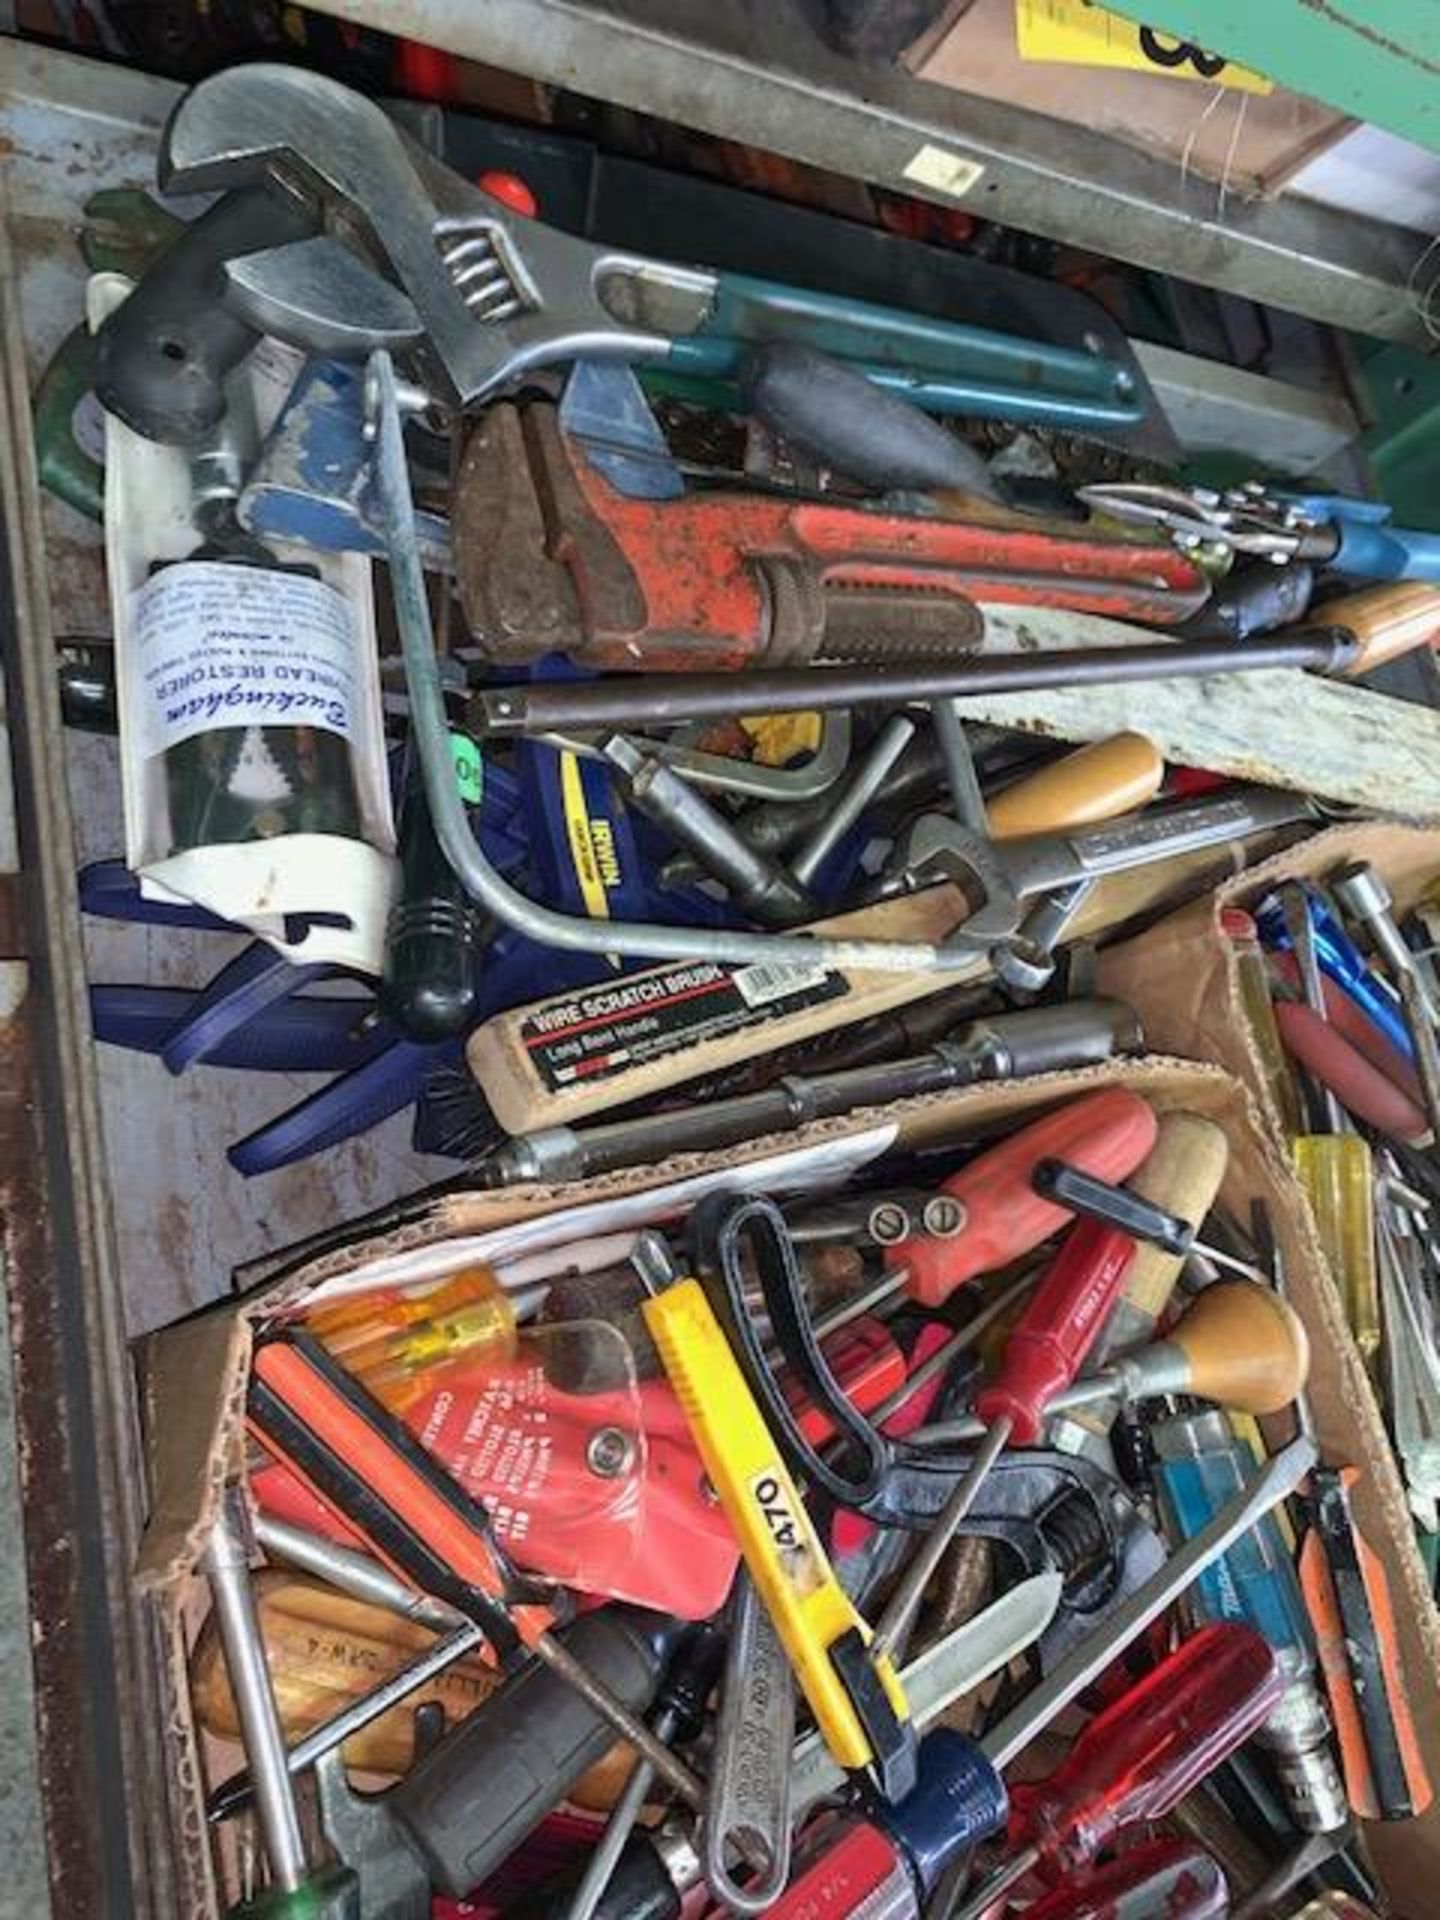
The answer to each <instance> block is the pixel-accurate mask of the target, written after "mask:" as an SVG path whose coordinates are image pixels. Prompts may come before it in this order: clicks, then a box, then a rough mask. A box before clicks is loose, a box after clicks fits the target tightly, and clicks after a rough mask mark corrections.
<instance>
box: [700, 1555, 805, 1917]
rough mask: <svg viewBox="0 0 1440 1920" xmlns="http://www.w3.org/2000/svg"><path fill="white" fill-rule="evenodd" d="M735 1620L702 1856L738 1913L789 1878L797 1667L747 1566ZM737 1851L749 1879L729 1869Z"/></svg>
mask: <svg viewBox="0 0 1440 1920" xmlns="http://www.w3.org/2000/svg"><path fill="white" fill-rule="evenodd" d="M729 1625H730V1645H729V1649H728V1651H727V1654H726V1660H725V1680H724V1690H723V1692H722V1694H721V1697H720V1723H719V1727H718V1728H717V1731H716V1736H715V1759H714V1764H713V1766H712V1767H711V1771H710V1797H709V1805H708V1806H707V1808H706V1812H705V1819H704V1826H703V1830H702V1835H701V1857H702V1860H703V1863H704V1868H705V1878H706V1880H707V1882H708V1883H709V1886H710V1889H711V1891H712V1892H713V1893H714V1894H715V1895H716V1896H717V1898H719V1899H720V1900H722V1901H723V1902H724V1904H725V1905H726V1906H727V1907H729V1908H730V1909H731V1911H732V1912H734V1913H743V1914H752V1913H763V1912H764V1911H765V1909H766V1908H767V1907H769V1906H772V1905H773V1904H774V1902H775V1901H776V1900H778V1899H779V1897H780V1895H781V1894H782V1893H783V1892H784V1891H785V1884H786V1882H787V1881H788V1880H789V1878H790V1832H791V1815H790V1766H791V1754H792V1752H793V1750H794V1746H795V1673H794V1670H793V1668H792V1667H791V1665H790V1662H789V1661H788V1659H787V1658H786V1656H785V1649H784V1648H783V1647H782V1646H781V1644H780V1639H779V1636H778V1635H777V1634H776V1632H775V1629H774V1627H773V1626H772V1624H771V1621H770V1616H769V1614H768V1613H767V1612H766V1610H765V1606H764V1603H763V1602H762V1601H761V1599H760V1596H759V1594H758V1593H757V1592H756V1590H755V1586H754V1583H753V1581H752V1580H751V1579H750V1577H749V1575H748V1574H747V1573H745V1572H744V1571H743V1570H742V1571H741V1573H740V1575H739V1578H738V1580H737V1582H736V1586H735V1594H734V1598H733V1599H732V1601H731V1603H730V1622H729ZM736 1857H739V1858H740V1859H747V1858H748V1860H749V1861H750V1862H751V1863H752V1871H751V1872H750V1875H749V1877H748V1878H747V1880H746V1881H745V1883H744V1885H740V1884H739V1883H737V1881H736V1880H735V1878H734V1876H733V1874H732V1871H731V1864H730V1863H731V1860H732V1859H733V1858H736Z"/></svg>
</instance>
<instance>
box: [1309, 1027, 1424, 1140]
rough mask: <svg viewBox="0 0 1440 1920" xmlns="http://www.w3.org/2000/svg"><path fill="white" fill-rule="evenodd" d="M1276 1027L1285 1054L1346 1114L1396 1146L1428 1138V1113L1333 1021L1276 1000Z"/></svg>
mask: <svg viewBox="0 0 1440 1920" xmlns="http://www.w3.org/2000/svg"><path fill="white" fill-rule="evenodd" d="M1275 1025H1276V1026H1277V1027H1278V1029H1279V1031H1280V1038H1281V1039H1282V1040H1283V1041H1284V1043H1285V1050H1286V1052H1287V1053H1289V1054H1290V1055H1291V1056H1292V1058H1294V1059H1296V1060H1298V1061H1299V1062H1300V1065H1301V1066H1302V1067H1304V1068H1305V1070H1306V1072H1307V1073H1310V1074H1313V1075H1314V1077H1315V1078H1316V1079H1317V1080H1318V1081H1319V1082H1320V1084H1321V1085H1322V1086H1324V1087H1328V1088H1329V1089H1330V1091H1331V1092H1332V1093H1333V1094H1334V1095H1335V1098H1336V1099H1337V1100H1338V1101H1339V1102H1340V1104H1341V1106H1342V1107H1344V1108H1345V1109H1346V1111H1347V1112H1349V1113H1351V1114H1353V1115H1354V1116H1355V1118H1356V1119H1357V1120H1363V1121H1364V1122H1365V1123H1366V1125H1367V1126H1371V1127H1376V1128H1378V1129H1379V1131H1380V1132H1381V1133H1384V1134H1388V1135H1389V1137H1390V1138H1391V1139H1392V1140H1408V1141H1416V1140H1420V1139H1423V1138H1424V1137H1425V1135H1426V1134H1427V1133H1428V1132H1429V1126H1428V1123H1427V1122H1426V1119H1425V1115H1424V1113H1423V1112H1422V1111H1421V1110H1420V1108H1419V1107H1418V1106H1416V1104H1415V1102H1414V1101H1413V1100H1411V1099H1410V1098H1409V1096H1408V1095H1407V1094H1406V1092H1405V1090H1404V1088H1403V1087H1400V1086H1397V1085H1396V1083H1395V1082H1394V1081H1393V1080H1387V1079H1386V1077H1385V1075H1384V1074H1383V1073H1381V1072H1380V1071H1379V1069H1378V1068H1376V1067H1374V1066H1372V1065H1371V1063H1370V1062H1369V1061H1368V1060H1367V1059H1366V1058H1365V1057H1364V1055H1363V1054H1362V1053H1360V1052H1359V1051H1358V1050H1357V1049H1356V1048H1355V1047H1353V1046H1351V1044H1350V1042H1349V1041H1348V1040H1347V1039H1345V1037H1344V1036H1343V1035H1342V1034H1341V1033H1340V1031H1339V1029H1338V1028H1337V1027H1334V1026H1332V1025H1331V1024H1330V1022H1329V1021H1328V1020H1322V1019H1321V1018H1320V1016H1319V1014H1318V1013H1316V1012H1315V1011H1314V1009H1313V1008H1311V1007H1304V1006H1301V1005H1300V1004H1299V1003H1298V1002H1296V1001H1290V1000H1277V1001H1276V1003H1275Z"/></svg>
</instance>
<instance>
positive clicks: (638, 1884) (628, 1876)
mask: <svg viewBox="0 0 1440 1920" xmlns="http://www.w3.org/2000/svg"><path fill="white" fill-rule="evenodd" d="M583 1871H584V1869H583V1868H577V1869H576V1870H575V1872H573V1873H566V1874H557V1875H556V1877H555V1878H554V1879H553V1880H547V1881H545V1882H544V1884H543V1885H541V1886H538V1887H535V1888H534V1889H533V1890H532V1891H531V1892H529V1893H527V1894H525V1895H524V1896H523V1898H521V1899H520V1900H517V1901H515V1902H514V1903H513V1904H512V1905H510V1906H508V1907H506V1909H505V1920H555V1916H556V1914H559V1913H568V1912H569V1911H570V1908H571V1905H572V1903H573V1902H574V1898H575V1895H576V1893H577V1892H578V1891H579V1887H580V1876H581V1873H582V1872H583ZM680 1910H681V1898H680V1895H679V1893H678V1892H677V1891H676V1888H675V1883H674V1881H673V1880H672V1879H671V1878H670V1876H669V1874H668V1873H667V1872H666V1871H665V1868H664V1866H663V1864H662V1863H661V1860H660V1857H659V1855H658V1854H657V1853H656V1851H655V1849H654V1847H653V1846H652V1845H651V1843H650V1841H649V1840H648V1839H646V1837H645V1836H644V1835H643V1834H638V1833H637V1834H636V1835H634V1837H633V1838H632V1839H630V1840H628V1841H627V1842H626V1844H625V1850H624V1852H623V1853H622V1854H621V1855H620V1858H619V1859H618V1860H617V1861H616V1863H615V1871H614V1873H613V1874H612V1875H611V1876H610V1884H609V1885H608V1886H607V1887H606V1889H605V1891H604V1893H603V1894H602V1895H601V1896H600V1904H599V1906H598V1907H596V1909H595V1911H594V1914H593V1916H592V1920H676V1916H677V1915H678V1914H679V1912H680Z"/></svg>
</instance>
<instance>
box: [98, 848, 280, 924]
mask: <svg viewBox="0 0 1440 1920" xmlns="http://www.w3.org/2000/svg"><path fill="white" fill-rule="evenodd" d="M79 880H80V910H81V912H82V913H93V914H95V915H97V916H98V917H99V918H100V919H102V920H129V921H133V922H134V923H136V924H137V925H141V926H149V927H190V928H193V929H194V931H195V932H197V933H239V932H241V931H242V929H241V928H239V927H236V926H234V925H233V924H232V923H231V922H230V921H229V920H222V919H221V918H220V917H219V915H218V914H214V913H207V912H206V910H205V908H204V907H190V906H186V905H185V904H184V902H183V901H178V900H147V899H145V898H144V897H143V895H142V894H141V892H140V880H139V876H138V875H137V874H133V873H132V872H131V871H130V869H129V868H128V867H127V866H126V864H125V862H124V861H123V860H93V861H91V863H90V865H89V866H88V867H82V868H81V869H80V876H79Z"/></svg>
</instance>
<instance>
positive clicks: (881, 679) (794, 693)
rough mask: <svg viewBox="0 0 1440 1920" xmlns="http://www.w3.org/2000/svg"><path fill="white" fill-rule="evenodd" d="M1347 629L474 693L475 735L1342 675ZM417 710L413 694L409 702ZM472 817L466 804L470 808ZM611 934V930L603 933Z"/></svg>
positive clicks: (1348, 648) (552, 683) (1348, 650)
mask: <svg viewBox="0 0 1440 1920" xmlns="http://www.w3.org/2000/svg"><path fill="white" fill-rule="evenodd" d="M1354 651H1355V642H1354V639H1353V637H1352V636H1351V635H1350V634H1348V633H1346V632H1345V631H1344V629H1343V628H1340V627H1310V628H1306V629H1304V630H1303V631H1301V632H1298V633H1291V634H1287V635H1285V636H1283V637H1281V638H1269V639H1263V640H1247V641H1246V642H1245V644H1244V646H1243V647H1241V646H1236V645H1235V644H1234V642H1233V641H1162V642H1159V643H1157V644H1155V645H1153V646H1150V645H1146V646H1135V647H1080V648H1077V649H1076V650H1075V651H1074V652H1073V653H1072V652H1065V651H1062V652H1058V653H1007V654H995V655H993V656H988V657H987V656H986V655H985V654H983V653H982V654H978V655H973V656H971V657H969V658H967V659H965V660H962V661H947V662H945V663H943V664H938V663H937V664H935V665H928V664H927V665H913V664H905V663H900V664H895V665H890V664H885V665H880V666H872V667H866V668H864V669H861V668H858V667H808V668H806V669H804V670H803V671H801V670H797V669H791V668H785V667H774V668H761V669H758V670H755V671H748V672H746V673H743V674H730V673H671V674H666V675H664V676H660V675H650V676H646V677H643V678H642V677H641V676H639V675H636V676H633V677H630V676H626V675H624V674H620V675H616V676H614V677H612V678H610V679H607V680H585V681H582V680H574V681H570V680H546V681H535V682H534V683H532V684H530V685H526V686H513V687H495V688H491V689H486V690H483V691H481V692H479V693H477V694H475V695H474V697H473V698H472V700H471V703H470V718H471V722H472V725H473V726H474V729H475V731H476V733H477V734H478V735H480V736H481V737H482V738H483V737H487V736H488V737H490V738H504V737H508V736H511V735H515V734H533V733H549V732H553V731H556V730H561V731H564V730H568V729H570V728H577V727H578V728H593V727H607V726H608V727H619V726H661V725H663V726H670V725H674V724H675V723H677V722H679V721H681V720H691V719H699V720H713V719H717V718H727V719H733V717H734V715H735V714H736V713H737V712H742V713H806V712H811V711H816V712H826V711H828V710H830V709H832V708H835V707H892V706H898V705H901V704H903V703H905V702H907V701H924V702H926V703H931V702H934V701H936V700H939V699H942V698H946V697H949V698H954V699H964V698H965V697H966V696H967V695H971V696H973V695H978V694H992V693H1027V692H1032V691H1034V690H1036V689H1039V688H1050V687H1093V686H1119V685H1124V684H1127V683H1131V682H1134V681H1141V680H1172V679H1176V678H1180V677H1185V678H1190V677H1193V676H1194V675H1197V674H1212V673H1252V672H1255V671H1257V670H1259V669H1262V668H1274V667H1300V668H1306V669H1310V670H1314V671H1319V672H1321V673H1330V672H1334V671H1336V670H1337V669H1339V668H1341V667H1343V666H1345V665H1346V664H1347V662H1348V661H1349V660H1350V659H1351V658H1352V657H1353V655H1354ZM411 700H412V705H413V701H414V695H413V692H412V695H411ZM462 812H463V808H462ZM610 931H611V929H609V928H607V930H606V937H607V938H608V937H609V933H610Z"/></svg>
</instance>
